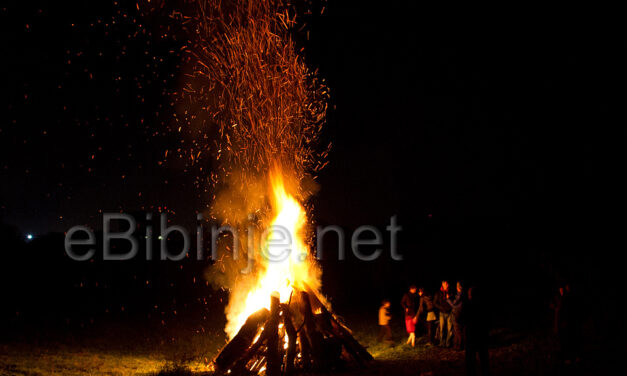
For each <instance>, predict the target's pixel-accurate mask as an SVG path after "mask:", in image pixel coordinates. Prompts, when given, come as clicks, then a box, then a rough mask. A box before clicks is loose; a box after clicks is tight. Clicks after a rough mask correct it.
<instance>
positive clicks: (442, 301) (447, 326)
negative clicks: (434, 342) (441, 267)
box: [433, 281, 453, 347]
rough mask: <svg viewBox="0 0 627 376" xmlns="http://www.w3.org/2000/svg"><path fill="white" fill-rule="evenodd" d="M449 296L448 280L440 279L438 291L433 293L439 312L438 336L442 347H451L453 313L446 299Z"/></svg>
mask: <svg viewBox="0 0 627 376" xmlns="http://www.w3.org/2000/svg"><path fill="white" fill-rule="evenodd" d="M449 298H450V293H449V284H448V281H442V287H440V291H438V292H437V293H436V294H435V299H434V302H433V303H434V305H435V308H437V310H438V311H439V312H440V337H439V338H438V339H439V342H440V346H442V347H451V340H452V338H453V315H452V311H453V309H452V308H451V305H450V304H448V301H447V299H449Z"/></svg>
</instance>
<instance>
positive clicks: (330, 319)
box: [214, 287, 373, 376]
mask: <svg viewBox="0 0 627 376" xmlns="http://www.w3.org/2000/svg"><path fill="white" fill-rule="evenodd" d="M292 295H293V296H290V299H289V302H288V303H285V304H281V303H280V297H279V296H278V293H275V294H273V295H272V296H271V297H270V303H271V304H270V310H269V311H268V310H267V309H265V308H262V309H260V310H259V311H257V312H255V313H254V314H252V315H251V316H250V317H249V318H248V320H246V323H245V324H244V325H243V326H242V328H241V329H240V331H239V332H238V333H237V335H236V336H235V337H233V339H232V340H231V341H230V342H229V343H228V344H227V345H226V346H225V347H224V348H223V349H222V351H221V352H220V354H219V355H218V356H217V357H216V358H215V360H214V365H215V370H216V373H217V374H225V375H226V374H229V375H259V374H265V375H268V376H279V375H292V374H295V373H298V372H303V371H304V372H308V371H309V372H329V371H333V370H341V369H343V368H345V367H346V366H347V365H348V364H351V363H352V364H355V365H357V366H360V367H363V366H365V365H366V363H367V362H368V361H369V360H372V359H373V358H372V355H370V353H368V351H367V350H366V349H365V348H364V347H363V346H362V345H361V344H359V342H357V340H356V339H355V338H354V337H353V335H352V334H351V332H350V330H349V329H348V328H346V326H344V325H343V324H342V323H341V322H340V320H339V319H338V318H337V317H336V316H335V315H334V314H333V313H332V312H329V310H328V309H327V308H326V307H325V306H324V304H322V302H321V301H320V299H318V296H317V295H316V293H315V292H314V291H312V290H311V289H309V288H308V287H305V289H303V290H294V292H293V293H292Z"/></svg>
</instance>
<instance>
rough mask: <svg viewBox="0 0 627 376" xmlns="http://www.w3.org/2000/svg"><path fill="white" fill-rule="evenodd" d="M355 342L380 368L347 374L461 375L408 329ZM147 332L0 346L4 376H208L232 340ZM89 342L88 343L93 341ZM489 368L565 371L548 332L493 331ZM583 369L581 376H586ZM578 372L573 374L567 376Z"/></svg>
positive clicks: (369, 332) (362, 331) (445, 352)
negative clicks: (385, 339) (407, 340)
mask: <svg viewBox="0 0 627 376" xmlns="http://www.w3.org/2000/svg"><path fill="white" fill-rule="evenodd" d="M351 321H352V323H353V324H355V325H353V329H354V333H355V336H356V338H357V339H358V340H359V341H360V342H361V343H363V344H364V345H365V346H367V347H368V349H369V351H370V352H371V353H372V354H373V355H374V357H375V359H376V360H375V361H374V362H373V363H372V364H371V365H370V366H369V367H368V368H367V369H352V370H350V371H347V372H345V373H342V374H343V375H386V376H388V375H390V376H391V375H425V376H427V375H462V374H464V356H463V353H462V352H456V351H453V350H449V349H441V348H438V347H434V346H430V345H428V344H426V342H425V341H424V339H419V340H418V342H417V344H416V347H415V348H411V347H409V346H407V345H405V344H404V341H403V340H404V333H403V331H402V328H400V327H396V328H395V343H394V344H392V345H388V344H380V343H378V342H377V341H376V338H375V337H376V334H377V328H376V326H375V327H372V326H371V325H370V324H369V323H367V322H363V323H362V322H360V321H362V320H359V319H357V320H349V323H351ZM145 330H146V329H145V328H123V327H119V326H117V327H115V326H114V327H112V328H109V329H103V330H102V331H100V332H98V331H93V332H92V333H89V334H87V333H84V335H82V336H81V335H72V336H68V338H69V339H68V338H65V339H64V340H48V339H46V338H43V337H41V338H39V339H38V340H35V341H32V340H29V341H25V340H18V341H15V340H13V341H12V342H9V343H4V344H2V345H0V374H1V375H68V376H74V375H146V376H149V375H163V376H165V375H203V374H210V372H209V369H208V367H207V363H208V361H209V360H211V358H213V357H214V356H215V355H216V354H217V352H218V351H219V349H220V348H221V346H222V345H223V344H224V341H225V338H224V336H223V335H222V334H221V333H219V332H213V333H198V332H197V331H191V330H190V331H185V330H184V329H181V328H178V329H170V330H175V331H176V332H177V333H178V336H173V335H172V333H171V332H170V331H168V330H162V331H158V332H156V331H155V332H152V333H149V334H147V333H145ZM86 337H87V338H86ZM492 339H493V345H492V347H491V350H490V361H491V369H492V374H493V375H549V374H550V375H552V374H558V373H564V372H562V371H563V369H562V368H558V367H557V366H556V364H557V363H556V362H555V359H554V357H553V356H552V354H553V353H554V352H553V348H552V346H551V341H550V338H549V337H548V336H546V335H544V334H542V333H535V334H527V335H518V334H516V333H514V332H511V331H507V330H494V331H493V332H492ZM585 368H586V367H585V366H583V367H577V372H575V373H576V374H585V373H586V372H584V371H582V369H585ZM567 373H573V372H567Z"/></svg>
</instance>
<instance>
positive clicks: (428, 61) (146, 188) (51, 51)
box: [0, 0, 626, 294]
mask: <svg viewBox="0 0 627 376" xmlns="http://www.w3.org/2000/svg"><path fill="white" fill-rule="evenodd" d="M418 3H419V2H416V1H395V2H379V3H376V4H375V3H373V4H370V3H366V2H352V1H344V0H342V1H337V0H335V1H333V0H331V1H329V2H328V4H326V10H325V12H324V14H323V15H322V16H317V15H316V16H309V17H307V18H306V20H307V24H308V30H309V39H308V40H306V39H305V38H301V39H302V40H301V41H300V43H301V44H302V45H303V46H304V47H305V56H306V59H307V61H308V63H309V64H310V66H311V67H313V68H318V69H319V74H320V76H321V77H324V78H326V80H327V83H328V85H329V87H330V89H331V102H330V109H329V113H328V122H327V125H326V127H325V130H324V133H323V136H322V138H323V144H324V143H325V142H328V141H332V142H333V149H332V151H331V153H330V155H329V160H330V163H329V165H328V167H327V168H325V169H324V170H323V171H322V172H321V173H320V175H319V182H320V187H321V189H320V191H319V193H318V194H317V196H316V197H315V198H314V203H315V210H314V217H315V220H316V221H317V222H318V223H320V224H338V225H342V226H345V227H347V228H354V227H355V226H358V225H360V224H373V225H377V226H381V227H383V226H384V225H385V224H387V223H388V221H389V217H390V216H391V215H398V217H399V223H400V224H401V225H402V226H403V228H404V230H403V233H402V236H401V237H402V240H401V249H402V250H403V252H404V254H405V255H406V256H407V258H408V259H410V260H413V261H415V263H413V264H407V263H405V264H403V265H396V264H395V265H396V266H394V265H393V266H389V265H388V264H386V265H387V267H388V268H391V269H384V270H387V271H388V272H390V273H391V272H393V271H396V270H401V271H404V272H408V270H411V269H412V268H415V269H420V270H423V269H433V267H432V266H422V265H423V263H421V260H430V262H431V263H432V264H431V265H436V266H437V267H436V269H437V271H433V270H431V272H433V275H436V274H438V273H439V271H441V270H442V269H444V267H443V265H450V261H449V260H450V259H452V260H456V261H458V263H457V264H455V263H454V264H455V265H457V266H453V267H452V271H451V272H450V274H454V273H455V272H456V271H457V270H458V269H461V265H462V264H463V262H464V260H475V261H476V263H477V264H482V263H484V262H486V261H485V260H490V261H489V262H490V264H489V265H490V266H489V267H493V266H494V265H497V264H498V265H505V266H506V265H511V264H517V263H520V262H523V264H524V265H526V264H525V263H526V262H529V263H534V264H537V265H539V264H540V263H543V262H545V261H546V259H547V258H548V259H555V258H561V257H566V258H570V259H574V258H577V259H578V257H580V256H583V255H586V254H589V253H590V252H591V251H609V250H610V249H609V248H608V246H609V244H611V241H609V240H608V236H607V234H610V233H613V232H614V230H616V229H621V227H622V225H623V224H624V219H620V220H614V218H615V217H616V213H618V212H621V211H623V210H622V208H624V203H625V199H624V186H623V185H622V179H623V175H624V164H623V161H624V159H625V158H624V156H625V147H624V143H625V131H624V129H625V128H624V125H625V123H624V117H623V116H618V115H617V111H616V107H617V106H620V105H624V99H625V95H624V91H625V69H624V67H625V47H626V46H625V40H624V37H623V35H624V32H622V31H624V30H623V29H624V28H623V27H621V25H620V24H619V23H616V22H614V21H613V20H611V19H609V18H608V17H607V16H606V15H604V14H598V15H597V14H593V13H592V12H588V11H587V10H577V9H546V8H542V9H539V8H529V9H485V10H484V9H474V10H473V12H466V11H464V10H461V9H460V10H457V11H458V12H456V13H459V14H451V13H450V10H449V11H447V12H446V13H443V12H441V11H434V10H431V9H426V8H423V7H421V6H420V5H418ZM0 25H1V26H0V30H1V36H2V40H3V42H4V45H3V48H2V57H3V59H2V79H1V82H2V90H1V91H0V98H1V99H0V106H1V108H2V109H1V110H0V221H2V222H3V223H4V224H8V225H11V226H16V227H17V229H18V230H19V231H20V232H21V233H23V234H26V233H34V234H36V235H42V234H45V233H48V232H63V231H66V230H67V229H68V228H70V227H71V226H74V225H77V224H85V223H86V224H88V225H90V226H92V227H95V228H98V227H99V226H100V225H99V221H100V218H101V214H100V213H101V212H100V211H119V210H124V211H126V212H139V211H156V210H159V208H161V210H164V211H167V212H170V213H171V215H175V216H174V217H173V218H175V221H179V222H182V223H188V221H189V222H193V221H194V218H195V211H196V210H200V211H202V210H204V209H205V207H206V205H207V204H208V203H209V202H208V200H209V198H210V194H209V193H208V192H205V191H204V189H203V188H206V187H198V186H195V184H194V182H195V179H196V176H194V175H195V174H196V172H195V170H193V169H191V170H190V169H186V165H185V163H184V162H183V161H181V160H179V159H177V158H176V157H173V158H167V159H166V158H165V152H166V150H173V149H176V148H177V147H178V146H179V145H180V143H181V140H182V138H181V137H179V135H178V134H177V133H176V132H173V131H172V129H173V126H174V125H173V122H172V114H173V111H174V107H173V105H172V98H171V97H170V96H169V93H170V92H172V91H173V90H176V89H177V88H178V85H179V84H180V80H181V77H180V74H181V71H180V66H179V63H180V60H181V56H180V54H179V53H178V50H179V49H180V47H181V43H183V42H181V41H172V40H167V39H162V38H159V37H157V36H156V35H155V33H153V31H154V30H156V29H157V25H151V24H150V20H145V19H142V17H141V16H140V15H139V14H138V12H137V9H136V8H135V3H133V2H128V3H126V2H121V3H119V4H117V3H115V2H113V1H89V2H87V1H85V2H82V1H61V2H54V3H46V2H23V1H10V2H5V3H3V5H2V6H1V8H0ZM604 242H607V243H608V244H605V243H604ZM564 255H567V256H564ZM597 255H599V254H598V253H597ZM599 257H604V256H602V255H599ZM434 260H435V261H434ZM477 260H478V261H477ZM482 260H483V261H482ZM543 260H544V261H543ZM433 263H435V264H433ZM558 264H559V263H558ZM566 264H567V265H568V263H566ZM574 264H577V265H578V268H579V269H584V267H583V266H582V263H581V262H580V261H577V262H574ZM390 265H391V264H390ZM416 265H421V266H416ZM594 265H596V264H593V266H592V267H593V268H594V267H595V266H594ZM330 268H331V269H329V270H333V269H332V268H333V266H330ZM521 270H522V271H521V274H522V273H524V272H525V270H524V268H523V267H521ZM423 271H424V270H423ZM602 274H603V273H602V272H599V273H598V274H597V275H599V276H600V275H602ZM337 278H340V277H337ZM401 282H402V283H405V282H409V277H406V279H404V280H402V281H401ZM332 285H333V284H332ZM337 293H338V294H341V292H340V291H338V292H337Z"/></svg>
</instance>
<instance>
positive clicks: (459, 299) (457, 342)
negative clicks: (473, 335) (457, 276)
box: [446, 281, 464, 351]
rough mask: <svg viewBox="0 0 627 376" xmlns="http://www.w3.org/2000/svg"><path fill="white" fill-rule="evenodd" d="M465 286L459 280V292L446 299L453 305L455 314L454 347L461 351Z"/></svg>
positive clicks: (453, 314) (453, 313)
mask: <svg viewBox="0 0 627 376" xmlns="http://www.w3.org/2000/svg"><path fill="white" fill-rule="evenodd" d="M462 291H463V287H462V283H461V282H459V281H458V282H457V293H456V294H455V297H454V298H449V299H446V301H447V303H448V304H449V305H450V306H451V309H452V316H453V331H454V335H453V342H454V348H455V350H457V351H461V350H462V347H463V345H464V342H463V337H464V328H463V326H462V322H461V316H462V305H463V300H464V294H463V292H462Z"/></svg>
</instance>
